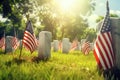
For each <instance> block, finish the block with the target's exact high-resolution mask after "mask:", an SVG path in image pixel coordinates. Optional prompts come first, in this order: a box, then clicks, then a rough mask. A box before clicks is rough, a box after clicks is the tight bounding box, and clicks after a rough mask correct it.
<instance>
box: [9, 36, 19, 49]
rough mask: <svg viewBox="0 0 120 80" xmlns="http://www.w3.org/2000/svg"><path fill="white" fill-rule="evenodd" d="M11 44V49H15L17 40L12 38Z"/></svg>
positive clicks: (17, 44) (17, 43)
mask: <svg viewBox="0 0 120 80" xmlns="http://www.w3.org/2000/svg"><path fill="white" fill-rule="evenodd" d="M11 44H12V48H13V49H17V48H18V46H19V42H18V39H17V38H16V37H13V38H12V42H11Z"/></svg>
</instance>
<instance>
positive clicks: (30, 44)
mask: <svg viewBox="0 0 120 80" xmlns="http://www.w3.org/2000/svg"><path fill="white" fill-rule="evenodd" d="M23 45H24V47H26V48H27V49H28V50H30V52H31V53H32V52H33V51H35V50H36V49H37V43H36V37H35V36H34V32H33V28H32V24H31V22H30V21H28V23H27V25H26V29H25V32H24V37H23Z"/></svg>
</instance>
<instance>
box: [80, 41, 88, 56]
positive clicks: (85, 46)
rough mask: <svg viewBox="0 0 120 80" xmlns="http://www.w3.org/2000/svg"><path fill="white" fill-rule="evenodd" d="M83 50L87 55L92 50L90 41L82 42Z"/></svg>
mask: <svg viewBox="0 0 120 80" xmlns="http://www.w3.org/2000/svg"><path fill="white" fill-rule="evenodd" d="M82 52H83V53H84V54H85V55H87V54H89V52H90V43H89V41H86V42H84V43H83V44H82Z"/></svg>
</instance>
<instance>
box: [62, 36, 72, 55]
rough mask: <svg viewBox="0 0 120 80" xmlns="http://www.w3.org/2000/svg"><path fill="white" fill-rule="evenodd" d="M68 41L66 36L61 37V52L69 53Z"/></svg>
mask: <svg viewBox="0 0 120 80" xmlns="http://www.w3.org/2000/svg"><path fill="white" fill-rule="evenodd" d="M69 50H70V42H69V39H68V38H63V40H62V53H69Z"/></svg>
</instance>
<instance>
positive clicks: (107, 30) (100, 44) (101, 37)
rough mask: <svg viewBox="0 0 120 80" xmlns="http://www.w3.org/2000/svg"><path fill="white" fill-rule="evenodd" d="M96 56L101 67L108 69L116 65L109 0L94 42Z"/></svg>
mask: <svg viewBox="0 0 120 80" xmlns="http://www.w3.org/2000/svg"><path fill="white" fill-rule="evenodd" d="M94 56H95V58H96V61H97V64H98V66H99V68H100V69H103V70H106V69H110V68H112V67H113V66H114V60H115V55H114V52H113V46H112V36H111V26H110V17H109V7H108V1H107V13H106V16H105V18H104V21H103V24H102V26H101V29H100V32H99V34H98V35H97V39H96V41H95V44H94Z"/></svg>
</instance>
